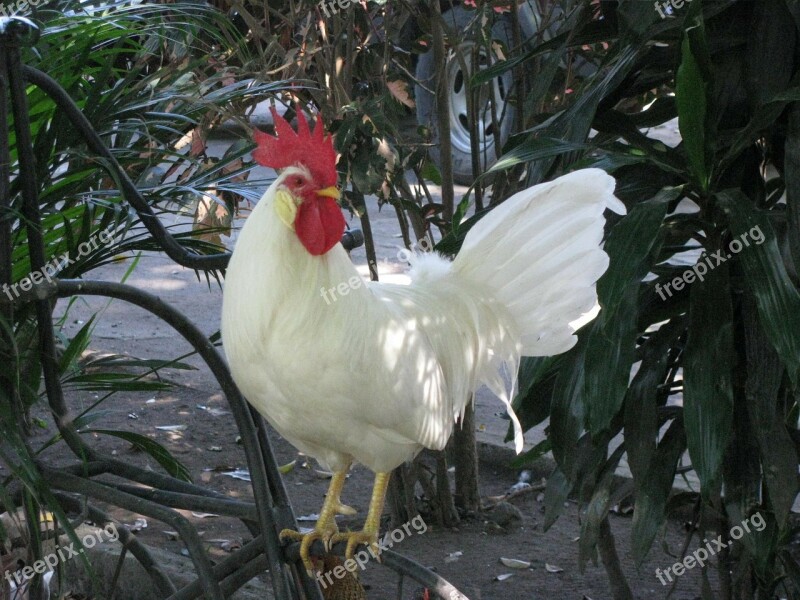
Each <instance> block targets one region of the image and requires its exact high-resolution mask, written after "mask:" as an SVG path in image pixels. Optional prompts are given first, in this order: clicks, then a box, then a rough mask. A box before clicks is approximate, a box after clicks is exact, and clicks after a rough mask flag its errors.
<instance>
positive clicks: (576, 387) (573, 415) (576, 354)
mask: <svg viewBox="0 0 800 600" xmlns="http://www.w3.org/2000/svg"><path fill="white" fill-rule="evenodd" d="M585 340H586V337H585V336H581V337H580V338H579V339H578V344H577V346H576V347H575V348H573V349H572V350H571V351H570V354H569V358H568V359H566V360H565V362H564V366H563V367H562V368H561V369H560V370H559V373H558V376H557V378H556V383H555V389H554V390H553V401H552V407H551V409H550V436H549V437H550V439H551V440H552V444H553V457H554V458H555V459H556V464H557V465H558V466H559V468H560V469H562V470H563V471H564V472H565V473H572V470H573V466H574V464H575V460H576V454H577V445H578V440H579V439H580V435H581V431H582V430H583V421H584V418H585V414H586V405H585V404H584V398H583V390H584V378H583V375H584V359H585V352H586V343H585Z"/></svg>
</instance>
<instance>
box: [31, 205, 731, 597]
mask: <svg viewBox="0 0 800 600" xmlns="http://www.w3.org/2000/svg"><path fill="white" fill-rule="evenodd" d="M370 210H371V213H372V214H373V215H376V213H377V210H376V207H375V205H374V204H373V205H371V206H370ZM379 219H388V220H387V221H386V223H387V225H386V226H385V227H384V228H383V229H382V228H381V227H377V228H376V231H377V233H376V235H377V236H378V240H377V241H378V250H379V254H380V255H381V257H382V259H383V260H384V261H385V262H386V261H388V262H391V260H390V259H391V256H392V255H393V254H394V253H396V246H397V244H398V243H399V242H398V240H397V239H396V236H395V235H394V234H392V233H391V227H390V226H389V225H388V224H390V223H391V218H390V216H386V215H385V214H384V215H383V216H379ZM354 225H357V223H354ZM354 260H355V261H356V262H357V263H361V264H363V262H364V257H363V249H361V250H359V251H357V252H356V253H354ZM388 262H387V264H384V267H387V268H386V269H384V270H388V271H393V270H394V271H398V270H400V268H394V267H398V265H396V264H394V265H393V266H392V265H388ZM387 265H388V266H387ZM128 266H129V263H122V264H118V265H114V266H108V267H104V268H101V269H99V270H97V271H95V272H94V273H93V277H94V278H96V279H105V280H108V281H120V279H121V277H122V274H123V273H124V271H125V270H126V269H127V267H128ZM389 267H391V268H389ZM128 283H129V284H132V285H135V286H138V287H141V288H143V289H146V290H148V291H150V292H152V293H154V294H157V295H158V296H160V297H161V298H162V299H163V300H165V301H167V302H169V303H170V304H173V305H175V306H177V307H179V308H180V309H181V310H182V311H183V312H184V313H185V314H187V315H188V316H189V317H190V318H191V319H192V320H193V321H194V322H195V324H197V325H198V326H199V327H200V328H201V329H202V330H203V331H204V332H205V333H206V334H209V335H210V334H212V333H214V332H215V331H217V330H218V328H219V313H220V307H221V298H222V294H221V290H220V289H219V287H218V286H217V285H216V284H215V283H213V282H212V284H211V285H210V286H209V285H208V284H207V283H206V282H205V280H201V281H198V278H197V276H196V274H195V273H194V272H193V271H191V270H188V269H184V268H182V267H179V266H176V265H175V264H173V263H171V262H170V261H169V260H167V259H165V258H164V257H162V256H158V255H150V256H144V257H143V258H142V260H141V262H140V264H139V266H138V267H137V269H136V271H135V272H134V273H133V275H132V276H131V277H130V279H129V280H128ZM65 308H66V304H65V303H64V302H62V303H60V304H59V308H58V310H59V311H63V310H65ZM97 312H100V313H101V315H99V316H98V319H97V323H96V327H95V329H94V335H93V339H92V343H91V351H92V352H97V353H101V354H106V353H115V354H128V355H132V356H137V357H141V358H165V359H166V358H174V357H177V356H180V355H181V354H183V353H185V352H187V351H188V349H189V347H188V345H187V344H185V343H183V341H182V340H181V339H179V338H178V337H177V336H176V334H174V333H173V332H172V330H171V329H170V328H169V327H168V326H167V325H166V324H164V323H161V322H160V321H158V320H157V319H156V318H155V317H153V316H151V315H149V314H147V313H145V312H144V311H142V310H139V309H137V308H135V307H131V306H128V305H125V304H124V303H122V302H118V301H114V302H111V303H109V302H108V301H106V300H102V299H96V298H89V299H85V300H84V299H81V300H80V301H79V302H77V303H75V304H74V305H73V306H72V307H71V308H70V311H69V314H68V318H67V325H66V329H65V333H66V334H67V335H68V336H70V337H71V336H72V335H74V334H75V333H76V332H77V331H78V329H80V327H81V326H82V325H83V324H84V323H85V322H86V321H87V320H88V319H89V318H90V317H91V315H93V314H95V313H97ZM187 362H189V363H191V364H193V365H194V366H196V367H197V369H196V370H193V371H183V370H173V369H167V370H165V371H162V373H161V376H162V377H163V378H166V379H169V380H170V381H172V382H174V383H175V384H176V387H175V388H174V390H172V391H170V392H168V393H159V394H117V395H115V396H113V397H112V398H110V399H109V400H107V401H106V402H105V403H103V405H101V406H100V409H101V410H104V411H108V412H107V414H106V415H105V416H104V417H103V418H102V419H101V420H100V421H99V422H98V423H96V424H95V426H96V427H102V428H106V429H122V430H127V431H135V432H138V433H141V434H144V435H147V436H150V437H151V438H153V439H155V440H157V441H159V442H160V443H162V444H164V445H165V446H166V447H167V448H168V449H169V450H170V451H171V452H172V453H173V454H174V455H175V456H176V457H177V458H178V459H179V460H180V461H182V462H183V463H184V464H185V465H186V466H187V467H188V469H189V471H190V472H191V474H192V477H193V478H194V481H195V482H197V483H200V484H202V485H206V486H208V487H209V488H211V489H214V490H217V491H220V492H223V493H225V494H227V495H229V496H230V497H232V498H250V497H251V491H250V486H249V483H247V482H246V481H242V480H239V479H236V478H233V477H231V476H229V475H226V474H225V473H226V472H229V471H232V470H234V469H237V468H246V464H245V461H244V452H243V450H242V448H241V446H240V445H239V444H237V431H236V429H235V426H234V422H233V419H232V418H231V415H230V413H229V412H228V411H227V406H226V401H225V398H224V397H223V396H222V394H221V392H220V390H219V389H218V386H217V384H216V382H215V380H214V379H213V378H212V377H211V375H210V373H209V371H208V370H207V369H206V368H205V366H204V365H203V364H202V363H201V362H200V361H199V360H197V359H196V358H190V359H188V361H187ZM96 397H97V396H96V395H95V394H92V393H86V392H82V393H77V392H70V393H69V395H68V401H69V404H70V407H71V408H72V409H73V410H75V411H80V410H82V409H84V408H86V407H87V406H89V405H90V404H91V403H92V402H94V401H95V399H96ZM496 410H497V411H498V412H499V411H501V407H500V405H499V403H498V405H497V409H496ZM40 414H41V415H42V416H43V413H40ZM492 418H494V419H497V420H498V422H497V423H490V425H493V426H494V427H495V429H497V430H500V429H504V428H505V425H504V422H503V421H500V419H501V417H500V416H496V415H492V414H490V415H489V416H488V417H486V418H485V419H484V420H491V419H492ZM175 425H178V426H182V427H179V428H177V430H173V431H168V430H164V429H158V428H159V427H169V426H175ZM173 429H175V428H173ZM52 434H53V427H52V426H49V428H48V429H47V430H42V431H40V432H38V433H37V440H35V442H34V443H36V442H37V441H44V440H45V439H47V438H49V437H50V436H51V435H52ZM271 437H272V441H273V443H274V446H275V450H276V453H277V458H278V461H279V463H280V464H286V463H289V462H291V461H293V460H297V463H296V466H295V468H294V469H292V470H291V471H290V472H289V473H288V474H287V475H286V476H285V484H286V486H287V488H288V490H289V494H290V496H291V500H292V503H293V506H294V510H295V514H296V515H297V516H300V517H302V516H307V515H311V514H312V513H317V512H319V509H320V506H321V504H322V500H323V495H324V493H325V491H326V488H327V485H328V480H327V479H326V478H324V477H323V476H321V475H320V474H319V473H318V472H317V468H318V467H317V465H316V464H313V462H311V461H308V460H306V459H305V457H303V456H298V453H297V451H296V450H295V449H294V448H292V447H291V446H290V445H289V444H288V443H286V442H285V441H283V440H282V439H280V438H279V437H278V436H277V435H276V434H274V433H273V434H272V436H271ZM91 443H92V444H93V445H94V446H95V447H96V448H97V449H98V450H101V451H102V452H106V453H109V454H113V455H115V456H117V457H118V458H121V459H123V460H125V461H130V462H132V463H136V464H140V465H147V466H149V467H150V468H153V469H156V470H158V469H159V468H160V467H159V466H158V465H157V464H156V463H155V461H154V460H152V459H151V458H149V457H148V456H145V455H143V454H142V453H137V452H134V451H133V450H132V448H131V446H130V445H129V444H127V443H126V442H123V441H122V440H119V439H116V438H111V437H107V436H98V435H94V437H93V439H92V440H91ZM51 455H52V453H51ZM510 456H511V454H510V449H509V448H508V447H507V446H506V447H503V444H502V440H501V439H500V437H497V439H495V440H494V444H482V446H481V456H480V458H481V464H480V473H481V492H482V494H483V496H484V497H485V498H487V501H488V499H489V498H491V497H497V496H501V495H503V494H504V493H506V492H507V491H508V490H509V488H510V487H511V486H512V485H513V484H514V483H516V482H517V480H518V477H519V472H518V471H517V470H514V469H511V468H510V467H509V466H508V464H509V458H510ZM544 468H545V467H542V469H544ZM532 475H533V477H532V481H533V483H534V484H536V483H538V482H539V481H540V480H541V478H542V477H545V476H547V475H548V473H547V472H546V471H543V470H540V471H537V470H536V469H534V472H533V473H532ZM371 484H372V475H371V473H369V472H368V471H367V470H366V469H364V468H363V467H360V466H356V467H355V468H354V469H353V471H352V473H351V475H350V477H349V479H348V482H347V485H346V488H345V492H344V494H343V501H344V502H345V503H347V504H350V505H351V506H353V507H355V508H356V509H358V511H359V514H358V516H356V517H353V518H341V519H340V520H339V521H338V522H339V525H340V528H342V527H350V528H355V527H356V526H357V525H360V519H363V516H364V514H365V512H366V508H367V505H368V500H369V494H370V491H371ZM510 502H511V503H512V504H513V505H514V506H516V507H517V508H518V509H519V510H520V512H521V514H522V520H521V521H519V522H515V523H514V524H512V525H511V526H510V527H509V528H508V530H507V531H499V532H498V530H497V527H496V526H494V525H493V524H492V523H491V522H490V521H489V520H488V519H486V518H481V519H478V520H473V521H469V522H464V523H463V524H462V525H461V526H459V527H458V528H456V529H440V528H438V527H436V526H434V525H433V524H432V523H428V528H427V530H426V531H425V533H424V534H415V535H411V536H406V537H405V539H403V541H402V542H400V543H398V544H397V545H396V546H395V548H394V550H396V551H399V552H401V553H403V554H405V555H407V556H409V557H411V558H413V559H414V560H416V561H418V562H420V563H422V564H423V565H426V566H428V567H430V568H433V569H435V570H436V571H437V572H438V573H439V574H441V575H442V576H443V577H445V578H446V579H448V580H449V581H451V582H452V583H453V584H454V585H456V586H457V587H459V588H460V589H461V590H462V591H463V592H464V593H466V595H467V596H468V597H469V598H471V599H472V600H516V599H520V600H522V599H533V598H540V597H545V596H546V595H550V596H554V597H557V598H569V599H576V600H580V599H582V598H590V599H595V600H597V599H603V598H610V597H611V592H610V589H609V583H608V580H607V577H606V574H605V571H604V569H603V568H602V566H601V565H600V566H595V565H591V564H589V565H588V566H587V568H586V570H585V571H584V572H583V573H581V572H580V570H579V567H578V546H577V543H576V539H577V537H578V534H579V529H580V525H579V511H578V507H577V505H576V504H575V503H572V502H570V503H569V504H568V506H567V507H566V508H565V510H564V513H563V515H562V517H561V518H560V519H559V520H558V521H557V522H556V523H555V525H554V526H553V527H552V528H551V529H550V530H548V531H547V532H544V531H543V527H542V524H543V521H544V506H543V502H542V495H541V493H539V492H535V491H534V492H530V493H524V494H522V495H519V496H516V497H514V498H513V499H511V500H510ZM185 514H186V516H187V517H188V518H189V519H190V520H192V521H193V522H195V523H196V526H197V528H198V530H200V531H201V532H202V535H203V539H205V540H206V541H207V543H208V551H209V554H210V555H211V557H212V558H213V559H215V560H218V559H221V558H223V557H224V556H225V555H226V554H227V552H228V549H229V548H230V547H231V546H232V545H233V546H234V547H235V546H236V545H237V543H239V542H242V541H245V540H246V539H247V538H248V534H247V531H246V530H245V529H244V528H243V527H242V526H241V525H240V524H238V523H237V522H235V521H232V520H229V519H223V518H219V517H213V516H197V515H192V514H191V513H188V512H187V513H185ZM114 515H115V517H116V518H117V519H119V521H120V522H122V523H126V524H129V525H134V524H135V523H136V521H137V519H138V518H139V517H140V515H135V514H129V513H125V512H124V511H117V512H116V513H114ZM139 524H140V525H141V521H140V523H139ZM301 525H305V526H308V527H310V526H312V525H313V523H312V522H310V521H306V522H303V523H301ZM611 525H612V529H613V532H614V534H615V536H616V541H617V549H618V552H619V555H620V557H621V560H622V563H623V568H624V570H625V574H626V576H627V578H628V581H629V583H630V585H631V587H632V589H633V590H634V596H635V597H636V598H664V597H666V595H667V592H668V590H669V587H668V586H662V585H661V583H660V582H659V580H658V579H657V578H656V575H655V570H656V569H657V568H660V569H662V570H663V569H665V568H666V567H668V566H670V565H672V564H673V563H674V562H675V560H676V559H675V558H674V555H675V554H676V553H678V552H679V551H680V549H681V548H682V546H683V544H684V543H685V541H686V531H685V529H684V527H683V523H681V522H677V521H675V522H670V523H669V524H668V526H667V528H666V531H665V532H664V537H663V542H664V543H663V544H662V543H660V541H657V543H656V544H655V545H654V547H653V549H652V550H651V552H650V554H649V555H648V557H647V559H646V560H645V561H644V564H643V566H642V567H641V569H640V570H637V569H636V568H635V566H634V561H633V558H632V557H631V554H630V533H631V516H630V514H627V515H619V516H612V518H611ZM168 529H169V528H168V527H167V526H165V525H163V524H161V523H157V522H152V521H148V522H147V527H145V528H142V529H140V531H138V533H137V535H138V536H139V537H140V538H141V539H142V540H144V541H145V542H147V543H148V544H151V545H153V546H157V547H162V548H167V549H169V550H172V551H174V552H176V553H181V551H182V550H183V544H182V543H181V542H180V541H179V540H177V539H175V536H174V535H172V534H171V533H169V532H168ZM697 543H698V542H697V540H696V538H695V539H694V540H692V542H691V543H690V546H689V549H690V551H691V549H692V548H694V547H696V546H697ZM666 550H669V552H670V554H668V553H667V552H666ZM501 558H511V559H518V560H522V561H528V562H530V567H529V568H523V569H514V568H510V567H508V566H505V565H504V564H503V563H501V560H500V559H501ZM508 574H511V576H510V577H507V578H504V577H500V580H498V577H499V576H502V575H508ZM699 579H700V572H699V569H695V570H692V571H688V572H687V573H686V574H685V575H683V576H682V577H681V578H679V579H678V581H677V586H676V589H675V591H674V592H673V594H672V596H671V598H675V599H678V600H683V599H690V598H695V597H697V596H698V595H699V594H696V593H694V592H693V591H694V590H699ZM714 579H715V578H713V576H712V583H713V580H714ZM363 581H364V582H365V583H366V584H367V585H368V586H369V592H368V597H369V598H370V599H373V598H374V599H378V600H382V599H388V598H395V597H396V595H395V594H396V591H395V578H394V576H393V575H392V574H390V573H388V572H387V570H386V569H385V568H383V567H381V566H380V565H377V564H375V563H374V562H371V563H369V564H368V566H367V569H366V571H365V573H364V574H363ZM411 588H413V586H407V587H406V594H405V597H407V598H412V597H414V596H413V593H414V592H415V590H413V589H411Z"/></svg>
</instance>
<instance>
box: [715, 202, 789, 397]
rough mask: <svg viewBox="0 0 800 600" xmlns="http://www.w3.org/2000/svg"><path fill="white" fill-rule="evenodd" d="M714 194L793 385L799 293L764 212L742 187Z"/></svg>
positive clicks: (761, 313)
mask: <svg viewBox="0 0 800 600" xmlns="http://www.w3.org/2000/svg"><path fill="white" fill-rule="evenodd" d="M718 198H719V201H720V204H721V205H722V207H723V208H724V209H725V211H726V212H727V213H728V217H729V219H730V226H731V233H733V234H734V235H735V236H736V237H735V240H739V242H740V244H741V245H742V246H743V247H742V249H741V252H740V253H739V254H737V258H738V260H739V262H740V263H741V265H742V268H743V270H744V276H745V281H746V282H747V286H748V288H749V289H750V291H751V292H752V293H753V295H754V296H755V298H756V306H757V307H758V315H759V317H760V318H761V324H762V326H763V327H764V332H765V333H766V334H767V337H768V338H769V340H770V342H772V345H773V346H774V347H775V349H776V350H777V351H778V355H779V356H780V357H781V360H782V361H783V364H784V365H786V369H787V371H788V373H789V377H790V378H791V380H792V384H793V385H794V386H795V388H796V387H797V378H798V369H800V293H798V291H797V288H796V287H795V286H794V284H793V283H792V280H791V279H790V278H789V274H788V273H787V272H786V267H785V266H784V263H783V258H782V256H781V252H780V250H779V249H778V242H777V239H776V237H775V232H774V231H773V229H772V226H771V225H770V222H769V219H768V218H767V216H766V215H765V214H764V213H761V212H759V211H757V210H755V209H754V208H753V206H752V203H751V202H750V200H749V199H748V198H747V197H746V196H745V195H744V193H743V192H742V191H740V190H726V191H724V192H721V193H720V194H718ZM735 240H734V241H735ZM758 240H762V241H761V243H758ZM745 241H747V246H746V247H745V246H744V244H745Z"/></svg>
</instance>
